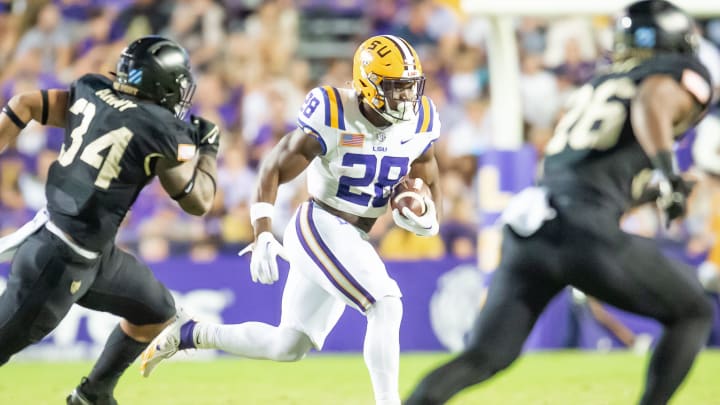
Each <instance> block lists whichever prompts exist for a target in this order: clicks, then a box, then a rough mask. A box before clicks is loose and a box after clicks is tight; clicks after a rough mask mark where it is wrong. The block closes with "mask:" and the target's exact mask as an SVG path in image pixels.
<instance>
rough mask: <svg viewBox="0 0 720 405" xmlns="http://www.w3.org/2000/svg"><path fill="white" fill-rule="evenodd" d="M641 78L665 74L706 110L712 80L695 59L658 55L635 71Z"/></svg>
mask: <svg viewBox="0 0 720 405" xmlns="http://www.w3.org/2000/svg"><path fill="white" fill-rule="evenodd" d="M635 73H636V74H638V75H639V76H640V77H641V78H645V77H648V76H652V75H655V74H667V75H670V76H672V77H673V79H675V80H676V81H677V82H678V84H680V85H681V86H682V87H683V88H684V89H685V90H687V91H688V92H689V93H690V94H691V95H692V96H693V98H694V99H695V101H696V102H697V103H698V104H699V105H700V106H701V107H702V109H703V110H706V109H707V108H708V107H709V105H710V101H711V100H712V79H711V78H710V72H708V70H707V68H706V67H705V66H704V65H703V64H702V62H700V60H699V59H697V58H695V57H688V56H685V55H676V54H667V55H658V56H656V57H654V58H652V59H650V60H648V61H647V62H645V63H643V64H642V65H641V66H639V67H638V68H637V69H636V72H635Z"/></svg>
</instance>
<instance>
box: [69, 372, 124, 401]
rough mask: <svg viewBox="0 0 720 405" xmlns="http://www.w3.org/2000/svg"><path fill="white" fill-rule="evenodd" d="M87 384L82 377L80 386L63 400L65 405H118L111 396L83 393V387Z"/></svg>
mask: <svg viewBox="0 0 720 405" xmlns="http://www.w3.org/2000/svg"><path fill="white" fill-rule="evenodd" d="M87 384H88V379H87V378H86V377H83V379H82V381H81V382H80V385H78V386H77V387H75V389H74V390H72V392H71V393H70V395H68V396H67V398H66V399H65V401H66V403H67V405H118V402H117V401H116V400H115V398H113V397H112V395H92V394H87V393H85V392H84V391H83V386H86V385H87Z"/></svg>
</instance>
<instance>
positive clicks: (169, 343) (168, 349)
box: [140, 309, 196, 377]
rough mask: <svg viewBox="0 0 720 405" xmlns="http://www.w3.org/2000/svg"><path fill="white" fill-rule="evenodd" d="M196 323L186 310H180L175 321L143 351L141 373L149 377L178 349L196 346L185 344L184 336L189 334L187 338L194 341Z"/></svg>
mask: <svg viewBox="0 0 720 405" xmlns="http://www.w3.org/2000/svg"><path fill="white" fill-rule="evenodd" d="M195 323H196V322H195V321H194V320H193V319H192V318H190V316H189V315H187V314H186V313H185V311H183V310H181V309H180V310H178V312H177V314H176V315H175V320H174V321H173V323H171V324H170V325H168V326H167V327H165V329H164V330H163V331H162V332H160V334H159V335H157V336H156V337H155V339H153V341H152V342H150V344H149V345H148V347H147V348H145V351H143V352H142V355H141V356H140V374H141V375H142V376H143V377H149V376H150V373H151V372H152V371H153V369H154V368H155V367H157V365H158V364H160V362H161V361H163V360H165V359H169V358H170V357H172V356H173V355H174V354H175V353H177V352H178V350H183V349H191V348H194V344H192V345H183V344H182V340H183V339H182V338H183V335H185V334H189V336H186V338H189V340H190V341H192V329H193V327H194V326H195ZM186 340H187V339H186ZM183 346H185V347H183Z"/></svg>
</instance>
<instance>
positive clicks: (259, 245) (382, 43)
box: [141, 35, 441, 405]
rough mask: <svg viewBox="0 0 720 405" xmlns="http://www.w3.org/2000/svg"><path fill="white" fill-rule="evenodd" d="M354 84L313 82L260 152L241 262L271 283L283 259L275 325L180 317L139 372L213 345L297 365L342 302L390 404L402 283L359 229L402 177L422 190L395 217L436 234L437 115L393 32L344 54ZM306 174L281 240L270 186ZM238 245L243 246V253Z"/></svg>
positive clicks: (382, 400)
mask: <svg viewBox="0 0 720 405" xmlns="http://www.w3.org/2000/svg"><path fill="white" fill-rule="evenodd" d="M353 63H354V69H353V82H352V83H353V88H334V87H330V86H322V87H317V88H315V89H313V90H312V91H310V93H309V94H308V95H307V97H306V98H305V103H304V105H303V106H302V108H301V109H300V111H299V113H298V129H297V130H296V131H294V132H292V133H290V134H288V135H286V136H285V137H284V138H283V139H282V140H281V141H280V142H279V143H278V144H277V146H275V148H274V149H273V150H272V151H271V152H270V153H269V154H268V155H267V156H266V157H265V158H264V160H263V163H262V165H261V169H260V174H259V179H258V183H257V190H256V197H255V202H254V203H253V205H252V207H251V214H250V216H251V221H252V224H253V227H254V230H255V243H254V244H253V247H252V258H251V262H250V269H251V273H252V279H253V281H255V282H260V283H263V284H271V283H273V282H275V281H276V280H277V279H278V269H277V261H276V260H277V256H281V257H284V258H286V259H287V260H288V261H289V262H290V272H289V275H288V280H287V283H286V285H285V290H284V292H283V300H282V317H281V321H280V325H279V326H271V325H268V324H264V323H259V322H247V323H242V324H237V325H216V324H208V323H204V322H195V321H193V320H190V319H189V317H188V316H187V315H184V314H183V315H180V316H179V318H178V320H177V321H176V322H175V323H174V324H172V325H171V326H169V327H168V328H167V329H166V330H165V331H164V332H163V333H162V334H161V336H159V337H158V338H157V339H156V340H155V341H154V342H153V343H152V344H151V345H150V346H149V347H148V349H147V350H146V351H145V353H143V356H142V364H141V370H142V373H143V375H148V374H149V373H150V372H151V371H152V369H153V368H154V367H155V366H156V365H157V364H158V362H159V361H161V360H162V359H164V358H168V357H170V356H172V355H173V354H174V353H175V352H176V351H177V350H182V349H187V348H210V349H221V350H224V351H227V352H230V353H234V354H237V355H240V356H243V357H248V358H256V359H272V360H276V361H296V360H300V359H302V358H303V357H304V356H305V354H306V353H307V352H308V351H309V350H310V349H311V348H313V347H314V348H315V349H317V350H320V349H321V348H322V346H323V343H324V341H325V338H326V337H327V335H328V333H329V332H330V330H332V328H333V327H334V326H335V324H336V323H337V321H338V319H339V318H340V315H341V314H342V313H343V311H344V310H345V306H346V305H349V306H351V307H353V308H355V309H357V310H359V311H361V312H362V313H364V314H365V315H366V318H367V333H366V335H365V343H364V350H363V354H364V358H365V362H366V364H367V367H368V369H369V371H370V376H371V380H372V385H373V389H374V392H375V400H376V403H377V404H397V405H399V404H400V396H399V393H398V370H399V357H400V344H399V330H400V321H401V318H402V311H403V309H402V303H401V301H400V297H401V296H402V294H401V293H400V289H399V288H398V286H397V283H396V282H395V281H394V280H393V279H392V278H390V276H389V275H388V273H387V271H386V269H385V265H384V263H383V262H382V260H381V259H380V257H379V256H378V254H377V252H376V251H375V249H374V248H373V246H372V245H371V244H370V242H368V236H367V232H368V231H369V230H370V228H371V227H372V225H373V224H374V222H375V220H376V219H377V217H379V216H380V215H382V214H383V213H385V212H386V210H387V206H388V199H389V197H390V194H391V191H392V189H393V186H394V185H395V184H397V183H398V182H399V181H400V180H401V178H403V177H404V176H406V175H409V176H410V177H420V178H422V179H423V180H424V181H425V183H426V184H427V185H428V186H429V187H430V190H431V192H432V198H428V197H425V199H426V201H425V204H426V207H427V209H426V212H425V213H424V214H423V215H422V216H417V215H414V214H413V213H412V212H411V211H409V209H407V208H405V209H404V211H403V213H400V212H397V210H394V212H393V218H394V221H395V223H396V224H397V225H398V226H400V227H402V228H405V229H407V230H409V231H411V232H414V233H416V234H418V235H423V236H431V235H435V234H437V232H438V227H439V225H438V216H437V212H438V211H439V204H440V200H441V192H440V187H439V184H438V167H437V161H436V160H435V151H434V146H433V143H434V142H435V141H436V140H437V138H438V136H439V131H440V121H439V119H438V113H437V110H436V108H435V105H434V104H433V102H432V101H431V100H430V99H429V98H428V97H425V96H423V87H424V82H425V78H424V76H423V72H422V68H421V66H420V60H419V58H418V56H417V53H416V52H415V50H414V49H413V48H412V46H410V44H408V43H407V41H405V40H404V39H402V38H398V37H395V36H391V35H383V36H375V37H372V38H370V39H368V40H366V41H365V42H363V43H362V44H361V45H360V47H359V48H358V50H357V51H356V53H355V57H354V60H353ZM304 170H307V183H308V189H309V192H310V195H311V196H312V198H311V199H310V201H307V202H305V203H303V204H302V205H301V206H300V207H299V208H298V210H297V212H296V213H295V215H294V217H293V218H292V220H291V221H290V223H289V224H288V226H287V228H286V230H285V234H284V238H283V243H284V246H283V245H282V244H281V243H280V242H278V241H277V240H276V239H275V237H274V236H273V234H272V233H271V232H270V229H271V218H272V214H273V202H274V201H275V196H276V193H277V189H278V186H279V185H280V184H282V183H285V182H288V181H290V180H292V179H293V178H295V177H296V176H298V175H299V174H300V173H301V172H302V171H304ZM241 253H242V252H241Z"/></svg>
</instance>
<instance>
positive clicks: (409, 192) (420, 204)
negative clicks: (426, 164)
mask: <svg viewBox="0 0 720 405" xmlns="http://www.w3.org/2000/svg"><path fill="white" fill-rule="evenodd" d="M423 196H427V197H430V196H431V193H430V187H428V186H427V184H425V182H424V181H423V180H422V179H421V178H419V177H417V178H411V177H405V178H403V179H402V180H401V181H400V183H398V184H397V185H396V186H395V189H394V190H393V192H392V195H391V196H390V208H391V209H393V210H394V209H395V208H397V209H398V210H400V213H401V214H402V209H403V208H404V207H408V208H410V211H412V212H413V213H415V215H418V216H419V215H423V214H425V210H426V207H425V202H424V201H423Z"/></svg>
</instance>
